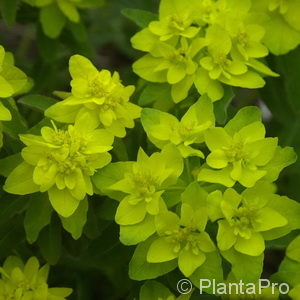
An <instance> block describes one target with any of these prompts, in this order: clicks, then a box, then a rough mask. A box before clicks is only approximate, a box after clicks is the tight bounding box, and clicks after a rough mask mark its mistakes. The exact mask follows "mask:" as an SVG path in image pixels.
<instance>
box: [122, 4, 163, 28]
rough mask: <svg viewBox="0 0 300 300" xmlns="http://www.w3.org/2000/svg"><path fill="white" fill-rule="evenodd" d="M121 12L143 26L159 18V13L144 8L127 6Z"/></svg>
mask: <svg viewBox="0 0 300 300" xmlns="http://www.w3.org/2000/svg"><path fill="white" fill-rule="evenodd" d="M121 13H122V15H123V16H125V17H126V18H128V19H129V20H131V21H133V22H134V23H135V24H136V25H138V26H139V27H141V28H145V27H147V26H148V24H149V23H150V22H152V21H154V20H157V18H158V16H157V15H155V14H153V13H151V12H149V11H145V10H142V9H134V8H125V9H123V10H122V11H121Z"/></svg>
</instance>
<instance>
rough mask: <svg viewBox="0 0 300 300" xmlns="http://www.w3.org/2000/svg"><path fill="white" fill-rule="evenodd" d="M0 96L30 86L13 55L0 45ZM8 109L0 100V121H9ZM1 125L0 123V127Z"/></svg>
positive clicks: (10, 94)
mask: <svg viewBox="0 0 300 300" xmlns="http://www.w3.org/2000/svg"><path fill="white" fill-rule="evenodd" d="M0 82H1V89H0V98H9V97H12V96H15V95H18V94H21V93H24V92H27V91H28V90H29V89H30V86H31V80H30V79H29V78H28V77H27V76H26V74H25V73H24V72H22V71H21V70H20V69H18V68H17V67H16V66H15V62H14V56H13V54H12V53H10V52H6V51H5V49H4V48H3V47H2V46H1V45H0ZM10 120H11V113H10V111H9V110H8V109H7V108H6V107H5V106H4V105H3V103H1V102H0V121H10ZM1 127H2V125H1V123H0V128H1ZM2 139H3V137H2V130H1V132H0V147H2V143H3V142H2Z"/></svg>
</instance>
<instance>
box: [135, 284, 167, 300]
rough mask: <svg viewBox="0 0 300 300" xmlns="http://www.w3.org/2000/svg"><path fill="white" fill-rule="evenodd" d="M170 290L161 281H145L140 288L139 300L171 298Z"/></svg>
mask: <svg viewBox="0 0 300 300" xmlns="http://www.w3.org/2000/svg"><path fill="white" fill-rule="evenodd" d="M170 296H172V294H171V292H170V291H169V290H168V289H167V288H166V287H165V286H164V285H162V284H161V283H159V282H157V281H154V280H151V281H147V282H146V283H145V284H144V285H143V286H142V287H141V290H140V298H139V299H140V300H154V299H173V298H172V297H170Z"/></svg>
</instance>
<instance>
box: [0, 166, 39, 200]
mask: <svg viewBox="0 0 300 300" xmlns="http://www.w3.org/2000/svg"><path fill="white" fill-rule="evenodd" d="M33 169H34V167H33V166H31V165H29V164H27V163H26V162H22V163H21V164H20V165H18V166H17V167H16V168H15V169H14V170H13V171H12V172H11V173H10V174H9V176H8V177H7V179H6V182H5V185H4V187H3V189H4V190H5V191H6V192H8V193H11V194H16V195H26V194H31V193H35V192H38V191H39V186H38V185H36V184H35V183H34V182H33V179H32V176H33Z"/></svg>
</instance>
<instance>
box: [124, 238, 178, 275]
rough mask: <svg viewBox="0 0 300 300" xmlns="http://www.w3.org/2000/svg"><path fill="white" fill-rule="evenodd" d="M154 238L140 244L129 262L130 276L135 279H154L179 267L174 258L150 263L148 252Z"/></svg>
mask: <svg viewBox="0 0 300 300" xmlns="http://www.w3.org/2000/svg"><path fill="white" fill-rule="evenodd" d="M153 240H154V239H153V238H149V239H148V240H147V241H145V242H143V243H141V244H139V245H138V246H137V247H136V249H135V252H134V254H133V256H132V259H131V261H130V263H129V277H130V278H131V279H133V280H146V279H153V278H156V277H159V276H161V275H164V274H166V273H169V272H170V271H172V270H174V269H175V268H176V267H177V261H176V260H172V261H169V262H165V263H154V264H151V263H148V262H147V259H146V258H147V253H148V250H149V247H150V245H151V244H152V242H153Z"/></svg>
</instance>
